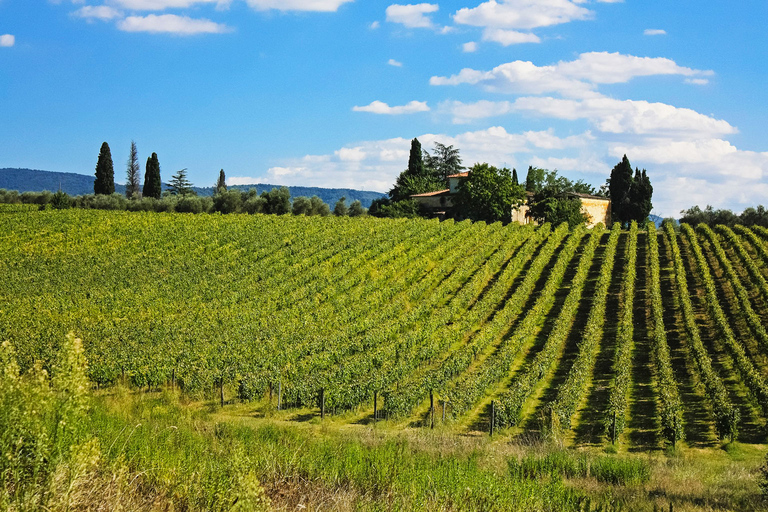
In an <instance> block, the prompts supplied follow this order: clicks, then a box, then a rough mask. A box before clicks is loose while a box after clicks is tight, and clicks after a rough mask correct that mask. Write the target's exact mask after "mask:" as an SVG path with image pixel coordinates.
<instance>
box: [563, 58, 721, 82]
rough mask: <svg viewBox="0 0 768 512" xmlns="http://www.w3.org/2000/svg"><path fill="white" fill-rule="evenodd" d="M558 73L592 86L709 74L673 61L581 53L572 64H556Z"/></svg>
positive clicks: (711, 73) (710, 72) (710, 73)
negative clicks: (663, 77)
mask: <svg viewBox="0 0 768 512" xmlns="http://www.w3.org/2000/svg"><path fill="white" fill-rule="evenodd" d="M557 68H558V70H559V71H560V72H561V73H563V74H564V75H566V76H570V77H574V78H580V79H583V80H586V81H588V82H592V83H599V84H618V83H625V82H628V81H629V80H630V79H632V78H635V77H639V76H653V75H682V76H688V77H690V76H701V75H704V76H710V75H713V74H714V72H712V71H702V70H698V69H691V68H686V67H682V66H678V65H677V64H676V63H675V61H673V60H671V59H666V58H663V57H636V56H634V55H623V54H621V53H608V52H589V53H582V54H581V55H579V58H578V59H576V60H574V61H571V62H562V61H561V62H559V63H558V64H557Z"/></svg>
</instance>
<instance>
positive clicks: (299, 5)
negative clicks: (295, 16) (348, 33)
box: [248, 0, 354, 12]
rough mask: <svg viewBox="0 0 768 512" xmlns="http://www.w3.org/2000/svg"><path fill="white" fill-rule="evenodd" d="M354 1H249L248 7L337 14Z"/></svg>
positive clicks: (264, 9)
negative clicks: (340, 9) (341, 8)
mask: <svg viewBox="0 0 768 512" xmlns="http://www.w3.org/2000/svg"><path fill="white" fill-rule="evenodd" d="M352 1H354V0H248V5H250V6H251V7H253V8H254V9H256V10H259V11H267V10H270V9H274V10H277V11H314V12H336V11H338V10H339V7H341V6H342V5H344V4H346V3H348V2H352Z"/></svg>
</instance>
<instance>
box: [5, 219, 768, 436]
mask: <svg viewBox="0 0 768 512" xmlns="http://www.w3.org/2000/svg"><path fill="white" fill-rule="evenodd" d="M0 253H1V254H2V259H1V261H2V265H0V341H6V340H7V341H10V342H11V344H12V345H13V346H14V347H15V351H16V354H17V357H18V360H19V364H20V366H21V367H22V369H23V368H29V367H32V366H33V365H34V364H35V362H36V361H40V362H42V364H43V366H44V367H47V366H50V365H52V364H53V363H54V362H53V360H52V359H53V358H54V354H56V351H57V349H58V345H59V344H60V343H61V340H64V339H65V337H66V334H67V333H70V332H72V333H75V334H76V335H77V336H78V337H80V338H82V340H83V344H84V347H85V354H86V357H87V360H88V376H89V378H90V380H91V382H93V383H94V385H95V386H98V387H99V388H105V387H110V386H112V385H114V384H116V383H123V384H126V385H128V386H132V387H134V388H135V389H137V390H145V391H152V390H155V389H158V388H175V389H180V390H181V391H182V392H183V393H184V394H187V395H188V396H192V397H204V398H206V399H208V400H211V401H213V400H215V401H216V402H219V401H220V402H221V403H222V404H224V403H225V402H232V401H233V400H240V401H243V402H246V403H250V404H252V407H253V408H254V409H256V410H258V411H261V412H262V413H265V412H266V411H272V412H274V411H279V412H280V413H282V414H283V415H284V416H286V415H287V416H286V417H288V416H290V415H293V418H294V419H295V420H296V421H299V420H301V419H302V418H303V419H304V420H308V419H312V418H315V417H318V416H323V417H326V416H330V417H337V418H343V421H344V422H347V423H349V424H362V425H370V424H373V423H374V422H383V423H384V424H386V425H390V426H392V427H394V428H408V427H422V428H429V427H440V426H442V425H448V426H450V428H452V429H455V430H457V431H461V432H474V431H479V432H488V431H490V430H491V428H493V429H494V430H495V431H496V432H498V434H499V435H502V436H509V437H515V436H522V437H526V436H547V435H554V436H558V437H559V438H560V439H562V440H563V441H564V442H565V443H566V444H567V445H573V446H607V445H609V444H614V443H615V444H617V445H618V446H619V447H620V449H626V450H628V451H644V450H653V449H659V448H663V447H664V446H669V445H677V444H678V443H685V444H686V445H687V446H694V447H706V446H715V445H717V444H718V442H719V441H720V440H730V439H739V440H740V441H742V442H744V443H763V442H765V430H764V429H765V419H766V417H768V381H767V380H768V330H767V327H768V320H766V319H768V230H765V229H762V228H747V227H741V226H739V227H737V228H736V229H729V228H727V227H723V226H720V227H717V228H715V229H710V228H708V227H706V226H703V225H702V226H699V227H698V228H692V227H690V226H688V225H683V226H682V227H681V228H680V229H675V228H674V227H673V226H671V225H665V226H664V228H662V229H658V230H657V229H656V228H655V227H654V226H653V225H652V224H649V225H648V226H636V225H633V226H632V227H631V229H629V230H627V231H622V230H620V229H619V227H618V226H614V227H613V229H611V230H605V229H603V228H602V227H600V226H599V227H598V228H596V229H593V230H587V229H585V228H577V229H575V230H573V231H568V229H567V227H566V226H565V225H563V226H550V225H544V226H541V227H533V226H517V225H509V226H502V225H500V224H493V225H486V224H484V223H474V224H472V223H469V222H461V223H454V222H453V221H445V222H437V221H424V220H406V219H402V220H390V219H375V218H353V219H352V218H318V217H303V216H270V215H255V216H237V215H232V216H221V215H197V216H194V215H182V214H154V213H149V214H145V213H125V212H103V211H89V210H71V211H61V212H53V211H41V212H37V211H25V210H18V211H13V210H10V209H8V210H4V211H0ZM214 397H215V398H214Z"/></svg>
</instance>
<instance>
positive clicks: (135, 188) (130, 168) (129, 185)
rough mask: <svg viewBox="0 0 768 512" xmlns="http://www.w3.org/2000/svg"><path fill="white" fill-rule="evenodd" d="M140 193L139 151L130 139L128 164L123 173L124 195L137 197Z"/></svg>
mask: <svg viewBox="0 0 768 512" xmlns="http://www.w3.org/2000/svg"><path fill="white" fill-rule="evenodd" d="M140 193H141V165H140V164H139V152H138V150H137V149H136V142H134V141H131V154H130V155H129V156H128V165H127V170H126V173H125V197H127V198H128V199H138V198H139V194H140Z"/></svg>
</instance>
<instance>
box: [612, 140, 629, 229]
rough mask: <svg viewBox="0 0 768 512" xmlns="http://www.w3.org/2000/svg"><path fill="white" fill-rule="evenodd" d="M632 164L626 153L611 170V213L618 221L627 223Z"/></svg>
mask: <svg viewBox="0 0 768 512" xmlns="http://www.w3.org/2000/svg"><path fill="white" fill-rule="evenodd" d="M633 181H634V180H633V178H632V165H631V164H630V163H629V159H628V158H627V155H624V158H622V159H621V162H619V163H618V164H616V166H615V167H614V168H613V170H611V184H610V194H611V215H612V216H613V217H614V219H616V220H617V221H618V222H621V223H622V224H628V223H629V222H630V221H631V220H632V217H631V215H632V212H631V209H632V207H631V205H630V189H631V188H632V184H633Z"/></svg>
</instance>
